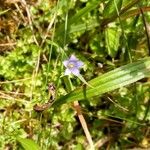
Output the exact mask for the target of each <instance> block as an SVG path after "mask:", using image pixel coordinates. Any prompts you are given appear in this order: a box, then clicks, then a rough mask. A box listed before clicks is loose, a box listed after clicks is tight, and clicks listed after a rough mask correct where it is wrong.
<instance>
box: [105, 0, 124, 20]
mask: <svg viewBox="0 0 150 150" xmlns="http://www.w3.org/2000/svg"><path fill="white" fill-rule="evenodd" d="M121 6H122V0H110V1H109V2H108V3H107V4H106V6H105V9H104V11H103V17H104V18H111V17H112V16H114V15H117V11H120V9H121ZM116 7H117V8H116Z"/></svg>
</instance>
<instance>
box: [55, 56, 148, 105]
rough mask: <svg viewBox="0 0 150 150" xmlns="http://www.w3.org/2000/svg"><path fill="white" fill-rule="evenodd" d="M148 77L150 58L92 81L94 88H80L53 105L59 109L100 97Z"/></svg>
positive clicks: (90, 82)
mask: <svg viewBox="0 0 150 150" xmlns="http://www.w3.org/2000/svg"><path fill="white" fill-rule="evenodd" d="M147 76H150V57H147V58H144V59H141V60H139V61H137V62H134V63H131V64H127V65H125V66H122V67H119V68H117V69H114V70H112V71H110V72H108V73H105V74H103V75H101V76H98V77H96V78H94V79H92V80H91V81H89V82H88V83H89V84H90V85H91V86H92V87H94V88H90V87H86V88H84V87H79V88H77V89H75V90H74V91H72V92H71V93H69V94H67V95H65V96H63V97H61V98H59V99H58V100H56V101H55V102H54V103H53V106H54V107H57V106H58V105H61V104H64V103H68V102H73V101H76V100H78V101H79V100H84V99H85V98H91V97H93V96H98V95H101V94H104V93H106V92H110V91H113V90H115V89H118V88H120V87H123V86H126V85H129V84H131V83H134V82H136V81H138V80H140V79H142V78H145V77H147Z"/></svg>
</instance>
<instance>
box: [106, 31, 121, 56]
mask: <svg viewBox="0 0 150 150" xmlns="http://www.w3.org/2000/svg"><path fill="white" fill-rule="evenodd" d="M119 38H120V32H119V31H118V28H107V29H106V30H105V39H106V47H107V53H108V55H110V56H111V57H115V56H116V53H117V51H118V47H119Z"/></svg>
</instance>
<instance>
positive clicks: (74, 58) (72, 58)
mask: <svg viewBox="0 0 150 150" xmlns="http://www.w3.org/2000/svg"><path fill="white" fill-rule="evenodd" d="M77 60H78V59H77V58H76V56H74V55H71V56H70V59H69V61H77Z"/></svg>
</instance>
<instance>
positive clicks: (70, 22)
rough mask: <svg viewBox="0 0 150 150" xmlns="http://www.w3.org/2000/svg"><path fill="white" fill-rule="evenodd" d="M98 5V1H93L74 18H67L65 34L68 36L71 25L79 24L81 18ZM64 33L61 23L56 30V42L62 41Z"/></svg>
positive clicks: (63, 24)
mask: <svg viewBox="0 0 150 150" xmlns="http://www.w3.org/2000/svg"><path fill="white" fill-rule="evenodd" d="M99 3H100V1H97V0H95V1H93V2H90V3H89V4H88V5H87V6H86V7H84V8H82V9H81V10H79V11H78V12H77V13H76V14H75V15H74V16H72V17H70V18H68V23H67V26H68V31H67V33H68V34H69V32H70V28H71V25H73V24H81V23H79V21H80V20H81V18H82V17H83V16H85V15H86V14H87V13H89V12H90V11H92V10H93V9H95V8H96V7H97V6H98V4H99ZM64 33H65V23H62V24H61V25H60V26H59V28H58V29H57V30H56V34H55V37H56V38H58V37H59V39H58V41H59V42H60V43H62V42H61V39H63V35H64Z"/></svg>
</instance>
